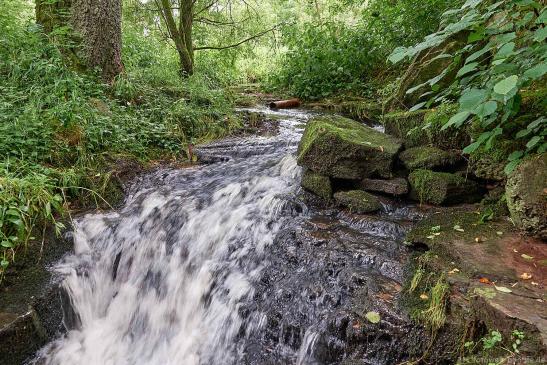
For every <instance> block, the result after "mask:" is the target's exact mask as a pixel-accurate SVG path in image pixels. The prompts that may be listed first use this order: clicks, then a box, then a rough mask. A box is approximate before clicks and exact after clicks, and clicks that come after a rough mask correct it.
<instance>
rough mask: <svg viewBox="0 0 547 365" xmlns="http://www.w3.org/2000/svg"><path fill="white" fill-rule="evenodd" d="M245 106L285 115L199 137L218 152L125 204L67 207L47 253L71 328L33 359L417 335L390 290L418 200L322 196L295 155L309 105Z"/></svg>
mask: <svg viewBox="0 0 547 365" xmlns="http://www.w3.org/2000/svg"><path fill="white" fill-rule="evenodd" d="M251 111H255V112H257V111H258V112H263V113H267V114H269V115H270V116H272V117H275V118H278V119H279V120H280V122H279V123H280V124H279V132H278V133H277V135H275V136H273V137H260V136H251V137H244V138H229V139H225V140H222V141H218V142H215V143H212V144H209V145H206V146H202V147H200V148H199V149H198V151H199V153H200V154H201V155H202V156H204V158H205V159H206V160H208V161H210V162H211V163H209V164H207V165H199V166H195V167H191V168H184V169H168V168H161V169H158V170H157V171H155V172H154V173H151V174H148V175H145V176H142V177H140V178H138V179H137V181H136V182H135V183H134V184H133V186H132V187H131V188H130V191H129V194H128V196H127V198H126V201H125V203H124V206H123V207H122V208H121V209H119V210H118V211H115V212H110V213H104V214H89V215H86V216H85V217H81V218H79V219H77V220H76V221H75V227H74V233H73V237H74V253H73V254H71V255H69V256H68V257H66V258H65V259H63V260H62V261H61V262H60V263H58V265H57V266H56V267H55V271H56V272H57V273H58V275H60V276H62V277H63V284H62V285H63V290H64V291H65V292H66V293H67V294H68V298H69V300H68V301H67V306H66V308H64V311H65V316H64V323H65V326H66V327H67V329H68V331H67V333H66V334H64V335H62V336H61V337H59V338H58V339H57V340H55V341H53V342H51V343H50V344H48V345H47V346H46V347H44V348H43V349H42V350H41V351H40V352H39V353H38V355H37V356H36V358H35V359H33V360H32V361H31V363H33V364H52V365H54V364H55V365H56V364H59V365H71V364H79V365H124V364H127V365H141V364H142V365H144V364H146V365H171V364H173V365H174V364H178V365H181V364H184V365H205V364H206V365H230V364H253V365H262V364H298V365H312V364H341V363H344V364H346V363H347V364H350V362H348V361H349V360H351V359H359V361H361V362H355V364H393V363H395V362H398V361H401V360H405V359H407V358H408V354H409V353H410V352H411V351H412V349H414V348H415V347H416V346H418V347H419V345H417V342H418V340H417V336H418V335H419V329H416V328H415V327H414V326H412V325H411V324H410V323H409V321H408V320H407V319H406V318H404V316H403V315H401V314H400V312H399V310H398V308H397V305H396V298H397V295H398V293H399V292H400V290H401V285H402V284H401V283H402V278H403V267H404V264H405V262H406V260H407V259H408V256H409V253H408V252H407V250H406V248H405V247H404V245H402V244H401V243H402V241H403V237H404V234H405V232H406V231H407V230H408V229H409V228H410V227H411V225H412V223H413V222H414V221H415V220H417V219H419V218H420V217H421V214H420V213H419V212H418V211H417V209H415V208H413V207H411V206H407V205H405V204H403V203H401V202H396V201H391V200H389V199H387V198H382V201H383V203H384V209H383V211H382V212H381V213H379V214H375V215H353V214H350V213H349V212H346V211H342V210H339V209H334V208H332V207H325V206H322V205H321V204H319V203H318V202H316V201H315V200H314V198H312V197H311V196H309V195H308V194H307V193H305V192H302V191H301V189H300V187H299V185H300V176H301V168H300V167H298V166H297V164H296V159H295V152H296V149H297V146H298V142H299V139H300V136H301V134H302V131H303V128H304V126H305V123H306V121H307V120H308V119H309V118H310V117H311V116H312V115H313V114H312V113H311V112H307V111H303V110H287V111H278V112H274V111H269V110H266V109H263V108H257V109H251ZM372 310H374V311H377V312H379V313H380V314H381V316H382V321H381V323H379V324H372V323H368V322H367V321H366V319H364V316H365V314H366V312H367V311H372ZM344 361H345V362H344ZM352 364H353V363H352Z"/></svg>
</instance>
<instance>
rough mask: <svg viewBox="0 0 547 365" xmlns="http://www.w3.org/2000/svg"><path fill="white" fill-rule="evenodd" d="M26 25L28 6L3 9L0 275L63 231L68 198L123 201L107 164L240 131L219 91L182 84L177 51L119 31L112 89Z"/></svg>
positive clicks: (10, 4) (13, 3)
mask: <svg viewBox="0 0 547 365" xmlns="http://www.w3.org/2000/svg"><path fill="white" fill-rule="evenodd" d="M32 16H33V12H32V8H31V7H30V6H29V3H28V2H25V1H22V0H3V1H1V2H0V34H2V36H1V37H0V263H1V265H0V275H3V273H4V272H5V269H6V267H7V266H8V265H9V263H10V261H11V260H13V259H15V257H16V253H17V252H18V250H19V249H20V248H21V247H24V246H25V244H26V243H27V242H28V241H29V240H31V239H32V238H34V237H37V238H39V237H40V235H41V232H42V230H43V226H44V224H53V225H55V224H56V227H57V228H60V225H59V224H57V219H58V218H59V217H60V216H61V215H62V214H63V212H64V210H65V208H64V204H65V203H67V202H65V201H64V200H65V198H66V199H67V200H69V201H78V203H79V204H81V205H86V206H89V205H90V203H93V202H95V201H97V203H98V201H101V200H102V199H101V197H99V195H103V194H106V195H108V196H107V197H105V198H106V199H108V197H110V196H112V195H113V194H114V193H117V194H119V191H115V190H116V189H115V188H114V187H113V186H112V178H111V171H109V167H108V166H109V164H111V161H112V160H115V158H113V157H111V156H118V155H123V156H125V157H127V158H136V159H138V160H140V161H149V160H152V159H157V158H165V157H169V158H181V157H182V158H184V153H185V152H184V151H186V144H188V143H190V142H191V141H193V140H196V141H199V140H204V139H208V138H213V137H217V136H221V135H224V134H226V133H228V132H229V131H230V129H232V128H234V127H236V126H237V120H235V119H234V118H233V117H232V103H231V101H230V100H229V98H227V97H226V95H225V93H224V91H223V89H222V85H220V84H219V83H218V82H217V81H214V80H213V81H212V80H211V77H206V76H203V75H195V76H194V77H192V78H190V79H188V80H185V82H184V83H183V82H182V81H181V80H180V79H179V77H178V74H177V69H178V66H177V57H176V54H175V53H174V51H173V50H172V49H171V48H170V47H169V46H168V45H165V44H164V43H161V42H160V41H159V40H158V39H156V38H154V37H153V36H152V35H151V36H146V35H145V34H144V32H143V31H142V29H141V28H139V27H138V26H137V25H135V24H133V23H131V22H128V23H127V22H126V23H124V24H125V25H124V26H125V28H124V43H123V44H124V48H123V52H122V53H123V54H122V56H123V61H124V64H125V68H126V72H125V73H124V74H122V75H120V76H119V77H118V78H117V79H116V80H115V82H114V84H113V85H112V86H110V85H104V84H103V83H102V82H101V80H100V78H99V77H97V75H95V74H94V73H92V72H78V71H77V70H75V69H73V68H72V67H68V66H67V59H66V58H65V57H64V56H63V54H62V52H61V51H60V49H61V48H62V47H60V46H59V43H58V42H62V41H63V39H62V38H63V37H59V34H58V33H55V34H54V35H45V34H44V33H43V32H42V29H40V27H39V26H37V25H36V24H34V19H33V18H32ZM118 190H119V189H118ZM88 201H89V202H88Z"/></svg>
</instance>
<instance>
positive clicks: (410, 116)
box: [382, 110, 429, 147]
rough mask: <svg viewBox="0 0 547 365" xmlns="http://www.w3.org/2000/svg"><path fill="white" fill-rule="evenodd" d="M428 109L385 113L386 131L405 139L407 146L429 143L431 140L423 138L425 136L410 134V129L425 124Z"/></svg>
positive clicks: (383, 120)
mask: <svg viewBox="0 0 547 365" xmlns="http://www.w3.org/2000/svg"><path fill="white" fill-rule="evenodd" d="M426 113H427V111H426V110H418V111H415V112H394V113H389V114H386V115H384V117H383V119H382V122H383V124H384V127H385V129H386V133H388V134H391V135H392V136H395V137H397V138H402V139H404V140H405V145H406V146H407V147H412V146H417V145H421V144H427V143H428V142H429V141H428V140H426V139H423V138H422V137H423V136H418V135H416V138H415V137H414V136H411V135H409V132H410V131H413V130H416V129H417V128H418V127H422V126H423V125H424V117H425V114H426Z"/></svg>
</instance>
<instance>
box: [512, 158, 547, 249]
mask: <svg viewBox="0 0 547 365" xmlns="http://www.w3.org/2000/svg"><path fill="white" fill-rule="evenodd" d="M505 189H506V197H507V206H508V207H509V212H510V213H511V218H512V219H513V222H514V223H515V224H516V225H517V226H518V227H519V228H520V229H522V230H524V231H526V232H528V233H530V234H533V235H537V236H539V237H540V238H542V239H544V240H547V153H543V154H541V155H536V156H533V157H532V158H529V159H527V160H526V161H524V162H522V163H521V164H520V166H519V167H518V168H517V169H516V170H515V171H514V172H513V173H512V174H511V176H510V177H509V178H508V180H507V185H506V187H505Z"/></svg>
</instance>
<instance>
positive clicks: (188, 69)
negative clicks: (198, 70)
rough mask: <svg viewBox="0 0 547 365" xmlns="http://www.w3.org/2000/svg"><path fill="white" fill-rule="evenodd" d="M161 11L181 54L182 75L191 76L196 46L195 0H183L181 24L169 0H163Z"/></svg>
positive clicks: (180, 15)
mask: <svg viewBox="0 0 547 365" xmlns="http://www.w3.org/2000/svg"><path fill="white" fill-rule="evenodd" d="M160 11H161V13H162V16H163V20H164V21H165V24H166V26H167V30H168V31H169V36H170V37H171V39H172V40H173V42H174V43H175V47H176V48H177V53H178V54H179V58H180V67H181V75H182V77H188V76H191V75H192V74H193V73H194V46H193V44H192V26H193V21H194V20H193V18H194V14H193V11H194V0H181V3H180V8H179V13H180V14H179V26H177V23H176V22H175V16H174V13H173V8H172V6H171V2H170V1H169V0H161V8H160Z"/></svg>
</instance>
